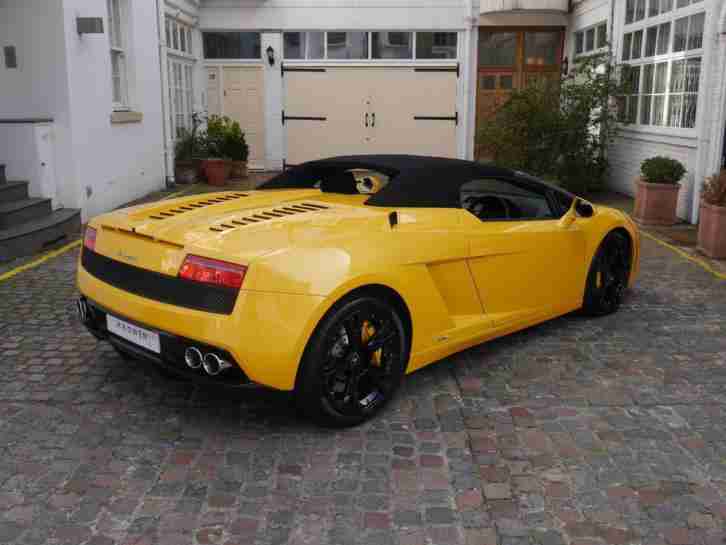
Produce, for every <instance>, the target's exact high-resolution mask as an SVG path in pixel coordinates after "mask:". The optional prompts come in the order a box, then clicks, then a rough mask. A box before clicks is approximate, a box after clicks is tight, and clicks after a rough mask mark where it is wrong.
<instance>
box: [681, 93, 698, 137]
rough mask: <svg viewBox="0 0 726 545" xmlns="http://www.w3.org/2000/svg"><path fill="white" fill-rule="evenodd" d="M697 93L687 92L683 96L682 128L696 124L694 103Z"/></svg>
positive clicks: (690, 127)
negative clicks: (687, 93)
mask: <svg viewBox="0 0 726 545" xmlns="http://www.w3.org/2000/svg"><path fill="white" fill-rule="evenodd" d="M697 102H698V95H696V94H689V95H685V96H684V97H683V120H682V122H681V127H683V128H684V129H693V128H694V127H695V126H696V103H697Z"/></svg>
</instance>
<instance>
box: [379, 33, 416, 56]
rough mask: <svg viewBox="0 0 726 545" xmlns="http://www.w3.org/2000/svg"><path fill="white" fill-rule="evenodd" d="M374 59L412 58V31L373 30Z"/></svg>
mask: <svg viewBox="0 0 726 545" xmlns="http://www.w3.org/2000/svg"><path fill="white" fill-rule="evenodd" d="M371 40H372V41H373V51H372V53H373V58H374V59H412V58H413V35H412V34H411V33H410V32H392V31H387V32H373V33H372V35H371Z"/></svg>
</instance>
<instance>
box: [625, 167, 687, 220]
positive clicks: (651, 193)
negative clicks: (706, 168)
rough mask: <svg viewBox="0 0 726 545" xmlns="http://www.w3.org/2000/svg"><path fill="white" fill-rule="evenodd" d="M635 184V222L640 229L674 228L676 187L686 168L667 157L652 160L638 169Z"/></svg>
mask: <svg viewBox="0 0 726 545" xmlns="http://www.w3.org/2000/svg"><path fill="white" fill-rule="evenodd" d="M640 174H641V175H640V178H639V179H638V180H637V181H636V192H635V212H634V214H633V215H634V217H635V219H636V221H638V222H639V223H641V224H643V225H673V224H674V223H676V221H677V218H676V205H677V204H678V191H679V190H680V188H681V185H680V184H679V183H678V182H680V181H681V180H682V179H683V176H684V175H685V174H686V167H684V166H683V164H682V163H681V162H680V161H677V160H675V159H671V158H670V157H662V156H658V157H651V158H650V159H646V160H645V161H643V163H642V164H641V166H640Z"/></svg>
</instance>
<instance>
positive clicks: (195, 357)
mask: <svg viewBox="0 0 726 545" xmlns="http://www.w3.org/2000/svg"><path fill="white" fill-rule="evenodd" d="M203 361H204V356H202V353H201V352H200V351H199V349H198V348H194V347H193V346H190V347H189V348H187V349H186V350H185V351H184V363H186V364H187V367H189V368H190V369H199V367H200V366H201V365H202V363H203Z"/></svg>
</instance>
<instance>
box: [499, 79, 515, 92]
mask: <svg viewBox="0 0 726 545" xmlns="http://www.w3.org/2000/svg"><path fill="white" fill-rule="evenodd" d="M499 88H500V89H513V88H514V80H513V77H512V76H499Z"/></svg>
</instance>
